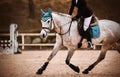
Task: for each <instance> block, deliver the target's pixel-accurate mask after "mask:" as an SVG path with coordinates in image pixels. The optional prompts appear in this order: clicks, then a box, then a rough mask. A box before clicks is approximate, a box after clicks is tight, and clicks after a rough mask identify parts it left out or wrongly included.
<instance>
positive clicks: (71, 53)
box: [66, 49, 80, 73]
mask: <svg viewBox="0 0 120 77" xmlns="http://www.w3.org/2000/svg"><path fill="white" fill-rule="evenodd" d="M74 52H75V49H69V52H68V55H67V58H66V64H67V65H68V66H69V67H70V68H71V69H72V70H74V71H75V72H78V73H79V72H80V70H79V67H78V66H75V65H73V64H71V63H70V59H71V57H72V56H73V54H74Z"/></svg>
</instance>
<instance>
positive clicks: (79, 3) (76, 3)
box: [69, 0, 93, 48]
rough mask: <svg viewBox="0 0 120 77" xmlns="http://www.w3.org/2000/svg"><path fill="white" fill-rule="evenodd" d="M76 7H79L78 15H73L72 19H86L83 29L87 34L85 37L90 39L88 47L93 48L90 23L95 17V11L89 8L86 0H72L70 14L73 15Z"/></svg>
mask: <svg viewBox="0 0 120 77" xmlns="http://www.w3.org/2000/svg"><path fill="white" fill-rule="evenodd" d="M74 7H77V8H78V10H77V15H76V16H75V17H73V18H72V20H73V21H74V20H77V19H79V18H83V20H84V22H83V24H82V26H83V30H84V33H85V35H86V36H85V37H86V38H87V41H88V48H91V47H92V41H91V36H90V29H89V25H90V22H91V19H92V17H93V12H92V10H91V9H90V8H88V6H87V4H86V1H85V0H72V4H71V8H70V10H69V14H70V15H72V13H73V10H74Z"/></svg>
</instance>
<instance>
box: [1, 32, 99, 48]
mask: <svg viewBox="0 0 120 77" xmlns="http://www.w3.org/2000/svg"><path fill="white" fill-rule="evenodd" d="M9 35H10V34H2V36H9ZM0 36H1V35H0ZM17 36H19V37H20V38H21V43H18V46H21V47H22V50H24V49H25V47H26V46H54V43H39V44H38V43H37V44H33V43H30V44H26V43H25V41H26V40H25V37H26V36H29V37H36V36H40V35H39V33H19V34H18V35H17ZM48 36H55V33H49V34H48ZM98 45H99V46H100V45H101V44H98ZM98 45H95V46H94V47H93V49H96V46H98ZM16 47H17V46H16Z"/></svg>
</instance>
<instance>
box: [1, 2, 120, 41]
mask: <svg viewBox="0 0 120 77" xmlns="http://www.w3.org/2000/svg"><path fill="white" fill-rule="evenodd" d="M86 1H87V4H88V6H89V7H90V8H91V9H92V10H93V12H94V14H95V15H96V16H97V17H98V18H99V19H109V20H113V21H116V22H118V23H120V0H86ZM70 5H71V0H0V33H9V25H10V24H11V23H16V24H18V29H19V33H39V32H40V30H41V22H40V19H41V14H40V9H44V10H45V11H47V9H48V8H51V9H52V10H53V11H56V12H61V13H68V11H69V8H70ZM75 13H76V10H75V12H74V15H75ZM26 39H27V41H28V42H29V41H30V42H31V40H29V39H31V38H29V37H26ZM53 41H55V40H53Z"/></svg>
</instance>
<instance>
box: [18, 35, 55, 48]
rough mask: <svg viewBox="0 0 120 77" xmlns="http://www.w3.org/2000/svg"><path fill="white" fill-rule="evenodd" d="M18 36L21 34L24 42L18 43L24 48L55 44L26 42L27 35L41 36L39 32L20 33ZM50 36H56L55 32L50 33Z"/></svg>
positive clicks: (52, 44)
mask: <svg viewBox="0 0 120 77" xmlns="http://www.w3.org/2000/svg"><path fill="white" fill-rule="evenodd" d="M18 36H21V39H22V43H21V44H20V43H19V44H18V45H19V46H22V49H25V46H54V43H39V44H25V36H31V37H32V36H34V37H35V36H40V34H39V33H20V34H18ZM48 36H55V33H49V34H48Z"/></svg>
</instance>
